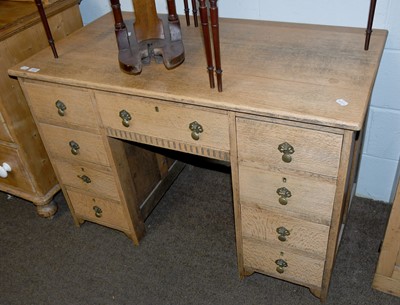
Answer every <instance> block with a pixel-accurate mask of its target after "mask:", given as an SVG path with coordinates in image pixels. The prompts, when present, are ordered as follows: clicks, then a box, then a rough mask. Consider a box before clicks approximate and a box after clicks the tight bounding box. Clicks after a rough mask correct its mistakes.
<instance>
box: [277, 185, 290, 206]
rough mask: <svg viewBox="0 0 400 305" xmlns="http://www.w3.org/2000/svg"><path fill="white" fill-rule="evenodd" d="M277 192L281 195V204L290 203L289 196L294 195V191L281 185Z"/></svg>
mask: <svg viewBox="0 0 400 305" xmlns="http://www.w3.org/2000/svg"><path fill="white" fill-rule="evenodd" d="M276 193H277V194H278V195H279V196H280V197H279V203H280V204H281V205H287V204H288V198H290V197H292V193H291V192H290V191H289V190H288V189H287V188H286V187H280V188H278V189H277V190H276Z"/></svg>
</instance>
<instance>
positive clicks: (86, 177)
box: [78, 175, 92, 184]
mask: <svg viewBox="0 0 400 305" xmlns="http://www.w3.org/2000/svg"><path fill="white" fill-rule="evenodd" d="M78 178H80V179H82V181H83V182H85V183H87V184H89V183H91V182H92V180H91V179H90V178H89V177H88V176H86V175H82V176H79V175H78Z"/></svg>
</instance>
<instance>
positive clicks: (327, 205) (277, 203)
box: [239, 166, 336, 225]
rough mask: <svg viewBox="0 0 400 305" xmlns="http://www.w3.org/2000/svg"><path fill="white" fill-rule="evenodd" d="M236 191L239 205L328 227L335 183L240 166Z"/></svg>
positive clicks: (334, 181)
mask: <svg viewBox="0 0 400 305" xmlns="http://www.w3.org/2000/svg"><path fill="white" fill-rule="evenodd" d="M239 190H240V200H241V202H242V204H247V205H252V206H258V207H260V208H263V209H268V210H273V211H276V212H281V213H285V214H290V215H291V216H296V217H300V218H303V219H306V220H309V221H312V222H316V223H321V224H325V225H329V224H330V221H331V216H332V207H333V202H334V198H335V191H336V180H334V179H332V180H331V181H330V180H329V179H328V180H321V179H317V178H312V177H305V176H296V175H288V174H287V173H284V172H279V171H276V172H272V171H266V170H262V169H258V168H252V167H247V166H239Z"/></svg>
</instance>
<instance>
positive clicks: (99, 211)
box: [93, 205, 103, 218]
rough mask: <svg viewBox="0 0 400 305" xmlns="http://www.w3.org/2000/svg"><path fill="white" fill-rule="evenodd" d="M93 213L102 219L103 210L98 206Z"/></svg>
mask: <svg viewBox="0 0 400 305" xmlns="http://www.w3.org/2000/svg"><path fill="white" fill-rule="evenodd" d="M93 211H94V214H95V215H96V217H98V218H100V217H101V216H103V211H102V209H101V208H99V207H98V206H97V205H95V206H94V207H93Z"/></svg>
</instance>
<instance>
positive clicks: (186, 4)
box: [183, 0, 190, 26]
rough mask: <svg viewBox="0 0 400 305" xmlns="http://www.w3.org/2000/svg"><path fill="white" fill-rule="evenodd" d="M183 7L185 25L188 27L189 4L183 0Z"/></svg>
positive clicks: (186, 0)
mask: <svg viewBox="0 0 400 305" xmlns="http://www.w3.org/2000/svg"><path fill="white" fill-rule="evenodd" d="M183 6H184V11H185V18H186V25H187V26H189V25H190V16H189V3H188V0H183Z"/></svg>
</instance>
